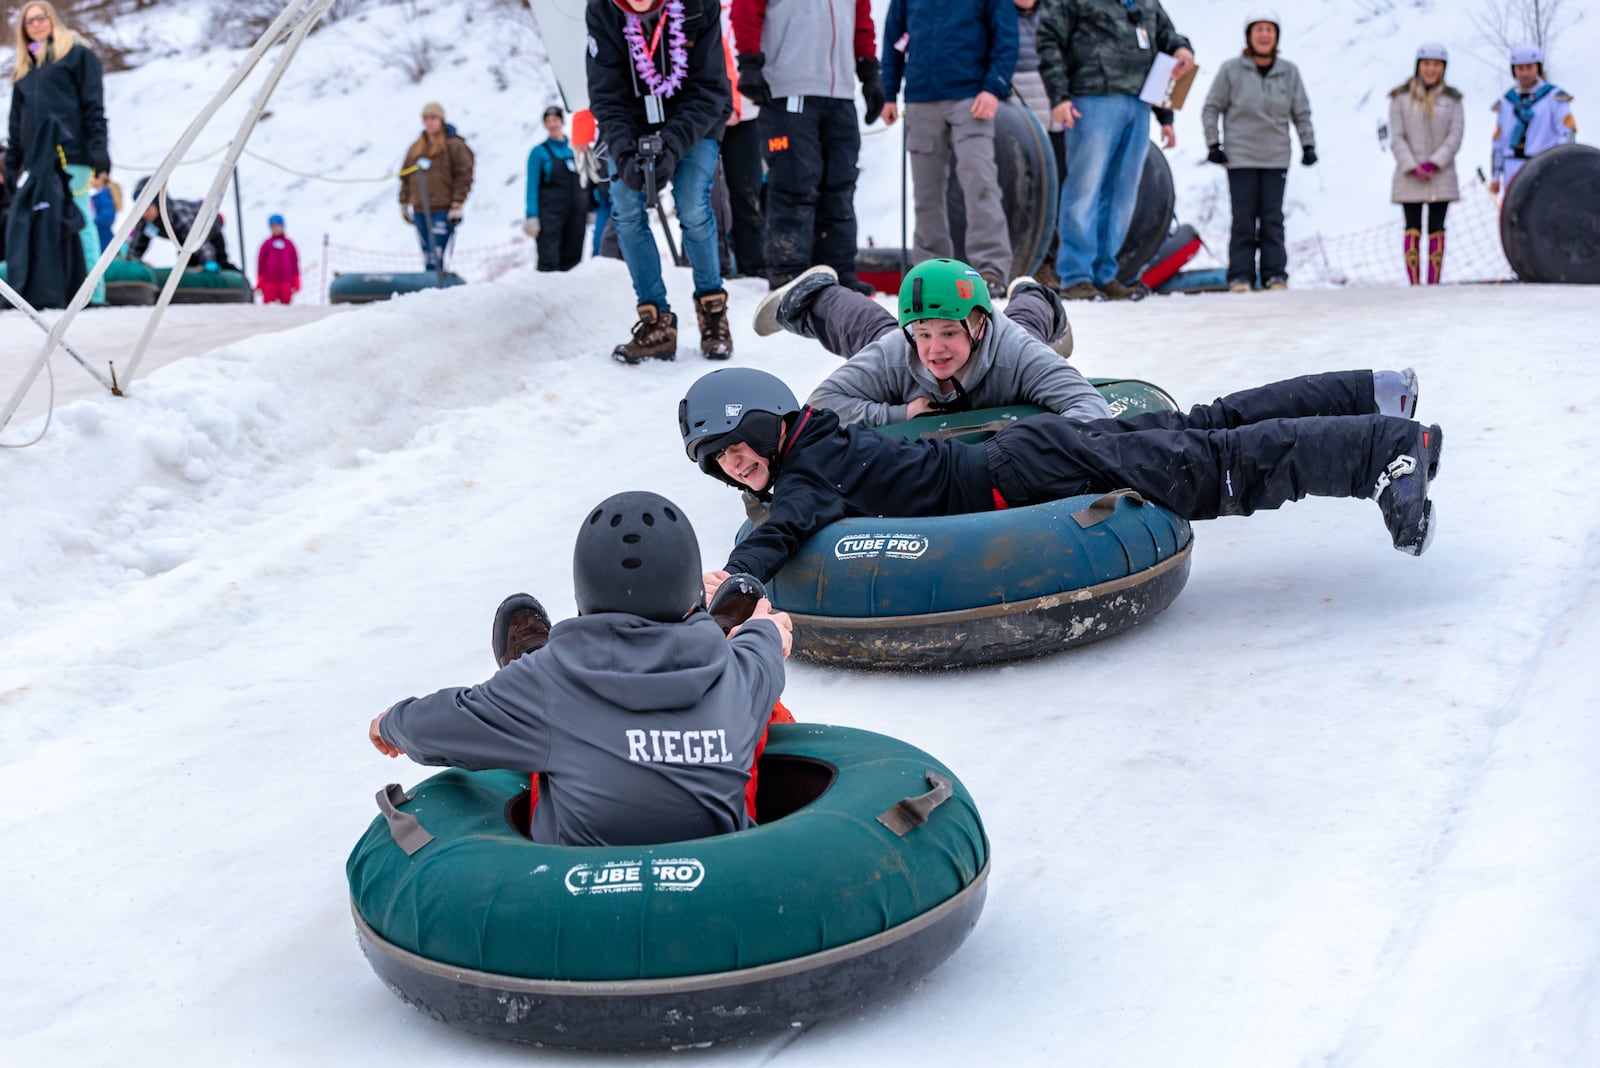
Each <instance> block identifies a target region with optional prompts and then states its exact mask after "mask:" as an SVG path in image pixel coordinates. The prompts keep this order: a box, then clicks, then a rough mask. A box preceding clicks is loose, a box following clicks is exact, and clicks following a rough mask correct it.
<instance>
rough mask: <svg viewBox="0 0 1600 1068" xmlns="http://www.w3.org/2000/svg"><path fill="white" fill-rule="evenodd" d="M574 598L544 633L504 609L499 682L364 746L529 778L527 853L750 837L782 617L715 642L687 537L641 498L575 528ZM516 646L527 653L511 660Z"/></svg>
mask: <svg viewBox="0 0 1600 1068" xmlns="http://www.w3.org/2000/svg"><path fill="white" fill-rule="evenodd" d="M749 588H750V587H748V586H743V587H740V589H739V592H743V591H744V590H747V589H749ZM753 588H754V589H755V590H756V591H758V592H759V591H760V587H759V585H755V586H754V587H753ZM573 592H574V594H575V596H576V600H577V604H578V616H577V618H575V619H567V620H562V621H561V622H559V623H557V624H555V625H554V626H553V627H552V626H550V624H549V617H548V616H547V615H545V612H544V609H543V607H542V606H540V605H539V602H538V601H536V600H534V599H533V598H532V597H529V596H527V595H526V594H518V595H515V596H513V597H511V598H508V599H507V601H506V603H505V604H503V605H502V606H501V610H500V612H499V613H498V614H497V616H496V621H495V631H494V644H495V653H496V659H497V660H498V661H500V663H501V664H502V666H501V669H500V670H499V671H498V672H497V673H496V674H495V675H494V676H493V677H492V678H490V679H489V680H488V681H487V682H484V683H481V684H479V685H477V686H471V687H453V688H450V689H445V690H440V691H438V692H437V693H434V694H432V695H430V696H428V697H422V698H407V699H405V700H403V701H400V702H397V703H396V704H394V705H392V706H391V707H390V708H389V709H387V710H386V711H385V712H383V713H382V714H381V715H379V716H378V717H376V718H375V719H374V720H373V721H372V724H371V726H370V727H369V729H368V736H369V737H370V739H371V741H372V744H373V746H374V747H376V748H377V749H378V751H379V752H381V753H384V754H386V755H388V756H391V757H394V756H399V755H400V754H402V753H404V754H405V755H407V756H409V757H411V759H413V760H415V761H417V762H418V763H419V764H444V765H453V766H455V767H462V768H468V769H473V770H482V769H487V768H507V769H510V770H513V771H524V772H528V773H529V774H531V775H536V776H537V779H536V789H537V794H536V798H537V803H536V804H535V805H534V808H533V815H532V820H531V827H530V837H531V838H532V839H533V840H534V841H536V842H544V843H549V844H556V845H613V846H615V845H653V844H657V843H661V842H673V841H681V840H684V839H690V838H702V837H707V836H709V835H715V834H725V833H728V832H730V831H738V830H742V829H744V828H747V827H749V826H751V824H752V820H751V816H750V811H749V806H748V804H747V799H746V785H747V782H748V780H749V779H750V775H751V770H752V768H753V765H754V761H755V758H756V755H757V752H758V749H759V746H760V743H761V742H762V740H763V739H764V738H765V733H766V727H767V723H768V721H769V719H770V718H772V717H773V709H774V705H775V704H776V703H777V700H778V697H779V695H780V694H781V693H782V692H783V684H784V666H783V660H784V658H785V657H786V656H787V655H788V653H789V647H790V638H789V634H790V625H789V618H788V616H787V615H785V614H784V613H782V612H773V611H772V610H771V605H770V604H769V603H768V602H767V601H766V600H765V599H764V598H760V599H759V600H757V602H756V603H755V604H754V605H753V606H749V605H747V606H746V607H749V608H751V609H752V610H751V612H750V614H749V618H748V620H747V621H745V622H743V623H741V624H739V625H737V626H734V627H733V628H732V631H731V633H730V634H728V635H726V636H724V634H723V629H722V627H720V626H719V625H718V623H717V621H716V620H715V619H714V618H713V616H712V615H711V614H710V613H708V612H707V610H706V607H705V598H704V595H703V594H702V592H701V571H700V549H699V541H698V540H697V539H696V537H695V533H694V529H693V527H691V526H690V525H689V520H688V517H687V516H685V515H684V514H683V513H682V511H680V510H679V509H678V508H677V507H676V506H675V505H674V504H672V502H671V501H668V500H667V499H666V498H664V497H661V496H658V495H657V494H654V493H641V492H631V493H621V494H618V495H616V496H614V497H610V498H608V499H607V500H605V501H603V502H601V503H600V504H599V505H598V506H597V507H595V508H594V509H593V510H592V511H591V512H590V513H589V515H588V516H587V517H586V518H585V520H584V523H583V526H582V527H581V528H580V530H579V532H578V538H577V544H576V546H575V548H574V552H573ZM513 643H518V644H521V645H524V646H531V647H533V648H532V651H529V652H527V653H526V655H522V656H511V655H508V654H510V653H511V652H512V649H511V648H510V646H511V645H512V644H513Z"/></svg>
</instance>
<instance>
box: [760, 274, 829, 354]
mask: <svg viewBox="0 0 1600 1068" xmlns="http://www.w3.org/2000/svg"><path fill="white" fill-rule="evenodd" d="M838 284H839V272H838V271H836V270H834V269H833V268H832V267H829V266H828V265H827V264H825V263H819V264H817V266H815V267H813V268H811V269H810V270H808V271H802V272H801V273H800V274H798V275H796V276H795V277H794V278H792V279H790V280H789V281H788V282H787V283H785V284H784V285H781V286H779V287H778V288H777V289H774V290H773V291H772V292H770V293H768V294H767V295H766V296H764V297H762V298H761V303H760V304H757V305H756V319H755V328H756V333H757V334H759V335H761V336H762V337H770V336H771V335H773V334H776V333H777V332H778V331H779V330H792V329H793V324H794V323H796V322H798V321H799V318H800V315H801V314H802V313H804V311H805V309H806V305H808V304H810V303H811V298H812V297H813V296H815V295H816V293H817V290H819V289H822V288H823V287H824V286H833V285H838ZM795 332H796V333H799V332H800V331H795Z"/></svg>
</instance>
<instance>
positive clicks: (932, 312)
mask: <svg viewBox="0 0 1600 1068" xmlns="http://www.w3.org/2000/svg"><path fill="white" fill-rule="evenodd" d="M973 308H982V309H983V311H984V314H985V315H993V314H994V305H993V304H991V303H990V302H989V287H988V285H986V284H985V283H984V280H983V276H982V275H980V274H979V273H978V272H977V270H975V269H974V268H972V267H969V266H967V265H966V264H965V263H962V262H961V261H960V260H944V259H940V260H923V261H922V262H921V263H919V264H917V265H916V266H915V267H913V268H911V270H909V271H907V272H906V277H905V280H904V281H902V282H901V283H900V328H901V329H902V330H903V329H905V328H906V327H908V326H910V325H911V324H912V323H914V322H916V321H917V320H919V319H966V317H967V316H968V315H969V314H971V312H972V309H973Z"/></svg>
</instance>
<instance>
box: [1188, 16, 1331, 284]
mask: <svg viewBox="0 0 1600 1068" xmlns="http://www.w3.org/2000/svg"><path fill="white" fill-rule="evenodd" d="M1280 29H1281V28H1280V26H1279V24H1278V16H1277V14H1276V13H1274V12H1272V11H1266V10H1259V11H1253V12H1251V13H1250V14H1249V15H1247V16H1245V21H1244V43H1245V48H1244V53H1243V54H1242V55H1240V56H1238V57H1237V58H1235V59H1230V60H1229V61H1228V62H1226V63H1224V64H1223V65H1222V69H1221V70H1219V71H1217V77H1216V79H1215V80H1214V81H1213V82H1212V83H1211V91H1210V92H1209V93H1207V94H1206V106H1205V110H1204V111H1203V112H1202V113H1201V119H1202V121H1203V122H1204V123H1205V128H1206V145H1207V147H1208V148H1209V152H1208V153H1207V156H1206V158H1207V159H1209V160H1210V161H1211V162H1212V163H1220V164H1222V165H1223V166H1224V167H1226V168H1228V193H1229V196H1230V199H1231V200H1232V204H1233V233H1232V236H1231V237H1230V239H1229V241H1228V289H1229V290H1230V291H1231V292H1234V293H1248V292H1249V291H1250V289H1251V287H1252V286H1254V285H1255V284H1256V282H1257V273H1256V253H1257V252H1258V251H1259V252H1260V255H1261V265H1260V283H1261V285H1262V286H1263V287H1264V288H1266V289H1288V288H1289V251H1288V248H1287V247H1286V246H1285V245H1284V240H1283V191H1284V187H1285V185H1286V184H1287V180H1288V176H1289V160H1290V152H1291V149H1290V145H1289V123H1290V121H1291V120H1292V121H1293V122H1294V128H1295V132H1296V133H1298V134H1299V135H1300V162H1301V163H1302V164H1304V165H1305V166H1307V167H1309V166H1311V165H1312V164H1313V163H1315V162H1317V149H1316V139H1317V138H1316V133H1315V132H1314V131H1313V130H1312V128H1311V101H1310V100H1309V99H1307V97H1306V88H1305V85H1304V83H1302V82H1301V81H1300V69H1299V68H1298V67H1296V66H1295V65H1294V64H1293V63H1290V62H1289V61H1288V60H1287V59H1281V58H1279V56H1278V38H1279V34H1280ZM1219 117H1220V118H1221V120H1222V126H1223V134H1225V135H1226V143H1224V137H1223V134H1219V132H1218V130H1217V120H1218V118H1219Z"/></svg>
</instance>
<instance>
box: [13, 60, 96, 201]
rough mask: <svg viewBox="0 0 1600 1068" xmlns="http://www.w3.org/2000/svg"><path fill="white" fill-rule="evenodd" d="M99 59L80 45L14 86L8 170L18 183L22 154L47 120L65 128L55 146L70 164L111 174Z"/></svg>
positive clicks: (40, 67)
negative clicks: (58, 122)
mask: <svg viewBox="0 0 1600 1068" xmlns="http://www.w3.org/2000/svg"><path fill="white" fill-rule="evenodd" d="M101 83H102V78H101V70H100V60H99V58H98V57H97V56H96V55H95V54H94V53H93V52H91V51H90V50H89V48H88V46H86V45H85V44H84V43H83V42H82V41H81V40H74V41H73V45H72V48H70V49H69V50H68V51H67V54H66V55H64V56H62V57H61V58H60V59H57V60H53V61H51V62H49V63H45V64H43V65H42V66H36V67H34V68H33V70H31V71H29V72H28V73H27V74H24V75H23V76H22V78H21V79H20V80H18V81H15V82H12V83H11V120H10V133H9V135H8V137H9V140H8V142H7V145H6V157H5V169H6V174H7V176H8V177H9V178H11V179H13V180H14V179H15V178H16V176H17V173H18V172H19V171H20V170H21V169H22V153H23V152H24V151H25V150H27V149H29V148H31V147H32V145H33V137H34V133H35V131H37V130H38V129H39V127H40V125H41V124H42V123H43V122H44V121H45V120H46V119H47V118H53V119H57V120H59V121H60V123H61V133H60V136H59V140H58V141H57V142H56V143H57V144H59V145H60V146H61V149H62V151H63V152H65V153H66V154H67V162H68V163H69V164H77V165H79V166H87V167H89V168H90V169H91V170H94V171H97V172H100V171H109V170H110V169H111V155H110V153H109V151H108V150H107V148H106V105H105V95H104V90H103V88H102V84H101Z"/></svg>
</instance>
